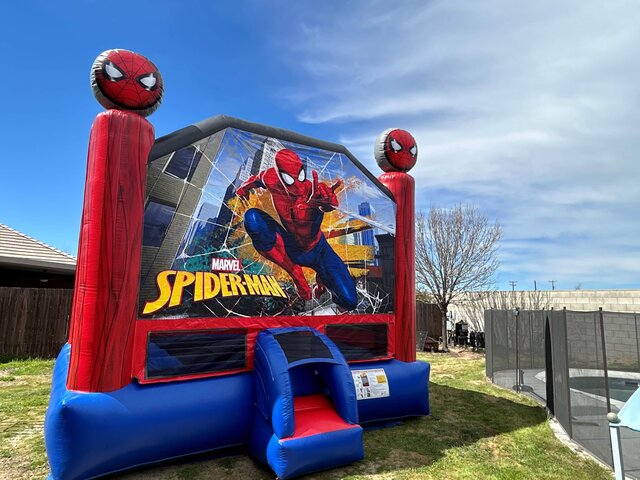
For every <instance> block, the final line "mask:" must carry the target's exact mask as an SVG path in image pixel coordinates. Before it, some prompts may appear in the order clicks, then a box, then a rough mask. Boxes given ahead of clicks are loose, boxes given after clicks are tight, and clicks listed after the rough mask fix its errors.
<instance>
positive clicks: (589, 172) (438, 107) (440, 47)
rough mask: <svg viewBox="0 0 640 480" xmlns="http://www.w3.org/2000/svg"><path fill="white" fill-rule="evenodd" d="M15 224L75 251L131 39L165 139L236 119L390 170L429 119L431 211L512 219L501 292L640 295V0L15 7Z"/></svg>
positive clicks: (5, 46)
mask: <svg viewBox="0 0 640 480" xmlns="http://www.w3.org/2000/svg"><path fill="white" fill-rule="evenodd" d="M0 17H1V18H0V51H1V57H0V58H1V61H2V65H1V67H0V72H2V75H0V113H1V114H0V144H1V145H2V153H1V154H0V165H2V169H1V171H0V223H4V224H6V225H8V226H10V227H12V228H15V229H17V230H19V231H21V232H23V233H26V234H28V235H30V236H33V237H35V238H37V239H39V240H41V241H44V242H46V243H48V244H50V245H53V246H55V247H57V248H60V249H62V250H65V251H67V252H70V253H73V254H75V253H76V252H77V242H78V233H79V224H80V216H81V210H82V198H83V189H84V179H85V173H86V153H87V144H88V137H89V129H90V126H91V123H92V121H93V119H94V117H95V116H96V115H97V114H98V113H99V112H100V111H102V107H101V106H100V105H99V104H98V102H97V101H96V100H95V98H94V97H93V94H92V92H91V88H90V85H89V70H90V67H91V64H92V63H93V60H94V59H95V57H96V56H98V54H99V53H100V52H102V51H104V50H107V49H110V48H125V49H129V50H133V51H136V52H138V53H141V54H143V55H145V56H147V57H148V58H149V59H151V60H152V61H153V62H154V63H155V64H156V65H157V66H158V68H159V69H160V71H161V73H162V75H163V78H164V83H165V96H164V100H163V103H162V105H161V106H160V108H159V109H158V111H156V112H155V113H154V114H153V115H151V116H150V117H149V120H150V121H151V123H152V124H153V125H154V126H155V129H156V136H157V137H159V136H162V135H165V134H167V133H170V132H172V131H174V130H177V129H179V128H182V127H184V126H186V125H189V124H191V123H195V122H198V121H200V120H204V119H206V118H208V117H211V116H214V115H217V114H226V115H231V116H234V117H238V118H242V119H245V120H249V121H253V122H259V123H265V124H268V125H272V126H275V127H280V128H285V129H289V130H293V131H296V132H299V133H302V134H305V135H310V136H313V137H316V138H320V139H323V140H328V141H332V142H337V143H342V144H344V145H346V146H347V148H348V149H349V150H350V151H351V152H352V153H353V154H354V155H355V156H356V157H357V158H358V159H359V160H360V161H361V162H362V163H363V164H364V165H365V166H367V167H368V168H369V169H370V170H371V171H373V172H374V173H376V174H377V173H378V172H379V169H378V167H377V166H376V165H375V161H374V160H373V145H374V141H375V138H376V137H377V135H378V134H379V133H380V132H381V131H383V130H385V129H386V128H390V127H398V128H404V129H406V130H409V131H410V132H411V133H412V134H413V135H414V136H415V138H416V140H417V142H418V148H419V158H418V162H417V165H416V167H415V168H414V169H413V170H412V172H411V173H412V175H413V176H414V177H415V178H416V184H417V191H416V201H417V208H418V209H420V210H423V211H425V212H426V211H428V209H429V208H431V207H445V208H446V207H450V206H453V205H455V204H457V203H466V204H472V205H474V206H476V207H477V208H479V209H480V210H482V211H484V212H485V213H486V214H487V215H488V217H489V218H490V219H491V220H496V221H498V222H499V223H500V224H501V225H502V227H503V231H504V236H503V239H502V241H501V243H500V246H499V257H500V261H501V266H500V269H499V271H498V272H497V275H496V287H497V288H503V289H510V288H511V287H510V283H509V282H510V281H517V282H518V283H517V287H516V288H517V289H532V288H533V285H534V281H536V283H537V286H538V288H539V289H548V288H551V285H550V283H549V281H550V280H554V281H555V288H556V289H566V290H572V289H574V288H576V287H580V288H583V289H596V288H601V289H621V288H640V276H639V273H640V242H639V241H638V239H640V222H638V218H639V215H638V210H639V207H640V188H639V180H640V161H639V160H640V159H639V153H640V62H639V61H638V59H639V58H640V28H638V25H640V3H638V2H637V1H636V0H629V1H624V0H616V1H611V2H602V1H590V0H563V1H561V2H557V1H537V2H527V1H524V0H522V1H510V0H485V1H482V2H462V1H459V2H458V1H402V2H388V1H364V0H362V1H358V2H356V1H344V0H343V1H337V0H330V1H324V2H312V1H299V2H286V1H257V0H255V1H242V0H236V1H234V2H231V1H217V2H210V1H195V0H194V1H188V2H168V1H154V2H119V1H112V2H108V3H107V2H99V1H76V2H71V1H60V2H50V1H35V0H34V1H29V0H24V1H21V2H7V3H6V4H5V5H3V14H2V15H1V16H0Z"/></svg>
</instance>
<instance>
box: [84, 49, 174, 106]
mask: <svg viewBox="0 0 640 480" xmlns="http://www.w3.org/2000/svg"><path fill="white" fill-rule="evenodd" d="M91 87H92V88H93V93H94V95H95V96H96V98H97V99H98V101H99V102H100V104H101V105H102V106H103V107H105V108H107V109H111V108H115V109H118V110H130V111H132V112H135V113H138V114H140V115H142V116H144V117H146V116H147V115H150V114H151V113H153V112H154V111H155V110H156V108H158V106H159V105H160V102H161V100H162V92H163V83H162V76H161V75H160V72H159V71H158V69H157V68H156V66H155V65H154V64H153V63H152V62H151V61H149V60H148V59H146V58H145V57H143V56H142V55H139V54H137V53H134V52H130V51H129V50H119V49H116V50H107V51H106V52H102V53H101V54H100V55H99V56H98V58H96V60H95V62H93V66H92V67H91Z"/></svg>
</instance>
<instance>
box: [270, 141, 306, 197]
mask: <svg viewBox="0 0 640 480" xmlns="http://www.w3.org/2000/svg"><path fill="white" fill-rule="evenodd" d="M276 169H277V171H278V176H279V177H280V182H282V185H284V188H285V190H286V191H287V192H289V193H290V194H291V195H294V196H296V197H297V196H300V195H304V194H305V193H306V190H305V185H304V182H305V181H306V180H307V174H306V172H305V170H304V164H303V163H302V160H300V157H299V156H298V154H297V153H296V152H294V151H293V150H289V149H287V148H283V149H282V150H279V151H278V153H276Z"/></svg>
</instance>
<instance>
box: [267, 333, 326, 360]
mask: <svg viewBox="0 0 640 480" xmlns="http://www.w3.org/2000/svg"><path fill="white" fill-rule="evenodd" d="M274 338H275V339H276V341H277V342H278V344H279V345H280V348H282V351H283V352H284V354H285V355H286V357H287V361H288V362H289V363H293V362H296V361H298V360H305V359H308V358H333V355H331V351H330V350H329V347H327V346H326V345H325V344H324V342H323V341H322V340H321V339H320V338H319V337H317V336H316V335H315V334H314V333H313V332H310V331H307V330H303V331H297V332H287V333H278V334H276V335H274Z"/></svg>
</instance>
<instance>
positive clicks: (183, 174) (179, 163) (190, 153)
mask: <svg viewBox="0 0 640 480" xmlns="http://www.w3.org/2000/svg"><path fill="white" fill-rule="evenodd" d="M200 157H202V152H200V151H199V150H196V149H195V148H194V147H187V148H182V149H180V150H178V151H177V152H176V153H174V154H173V156H172V157H171V160H169V163H168V164H167V167H166V168H165V170H164V171H165V172H166V173H170V174H171V175H174V176H176V177H178V178H181V179H182V180H186V181H187V182H190V181H191V178H192V177H193V172H195V170H196V167H197V166H198V162H199V161H200Z"/></svg>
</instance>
